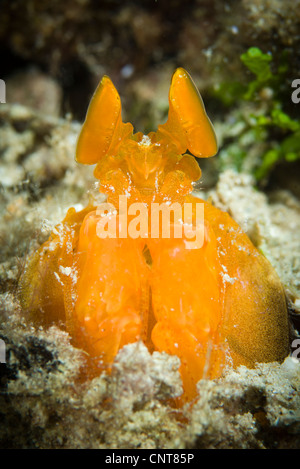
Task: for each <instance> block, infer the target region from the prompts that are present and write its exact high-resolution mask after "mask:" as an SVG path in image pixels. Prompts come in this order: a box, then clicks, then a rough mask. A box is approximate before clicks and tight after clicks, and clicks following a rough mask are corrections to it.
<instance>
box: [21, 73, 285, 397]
mask: <svg viewBox="0 0 300 469" xmlns="http://www.w3.org/2000/svg"><path fill="white" fill-rule="evenodd" d="M169 102H170V110H169V117H168V120H167V122H166V124H164V125H161V126H159V128H158V131H157V132H156V133H155V132H152V133H151V134H149V135H148V136H143V135H142V134H140V133H139V134H133V133H132V126H131V124H123V122H122V119H121V102H120V98H119V95H118V93H117V91H116V89H115V88H114V86H113V84H112V82H111V81H110V79H109V78H107V77H104V78H103V79H102V81H101V83H100V85H99V87H98V89H97V91H96V94H95V95H94V97H93V99H92V102H91V105H90V107H89V110H88V114H87V118H86V121H85V124H84V126H83V129H82V131H81V134H80V137H79V140H78V146H77V153H76V158H77V161H79V162H81V163H87V164H94V163H97V167H96V170H95V175H96V177H98V178H100V182H101V190H102V191H103V192H105V193H106V194H107V202H108V203H109V204H111V205H112V204H113V206H114V207H115V210H111V211H110V210H108V211H107V214H106V215H103V214H99V212H97V210H96V208H95V207H94V206H93V205H89V206H88V207H86V208H85V209H84V210H82V211H81V212H78V213H76V212H75V210H74V209H70V210H69V211H68V213H67V216H66V218H65V219H64V220H63V222H62V223H61V224H60V225H58V226H57V227H56V229H55V230H54V232H53V233H52V235H51V237H50V239H49V241H47V242H46V243H45V244H44V245H43V246H42V247H41V248H40V250H39V251H38V252H37V253H36V254H35V255H34V256H33V258H32V260H31V262H30V264H29V266H28V267H27V270H26V272H25V274H24V276H23V278H22V280H21V302H22V305H23V308H24V310H25V311H26V312H28V314H30V315H31V317H33V318H34V320H36V321H40V322H43V323H44V324H50V323H51V322H53V321H55V322H57V321H63V322H65V324H66V327H67V330H68V331H69V332H70V334H71V335H72V337H73V341H74V343H75V344H76V345H77V346H79V347H82V348H84V349H85V350H86V351H87V352H88V353H89V355H90V357H91V363H93V364H94V365H93V366H95V367H96V369H97V370H98V372H99V371H101V370H103V369H109V367H110V366H111V364H112V362H113V360H114V357H115V356H116V354H117V352H118V351H119V350H120V348H122V347H123V346H124V345H125V344H128V343H131V342H135V341H138V340H141V341H143V342H144V343H145V344H146V345H147V346H148V348H149V350H151V351H153V350H158V351H160V352H167V353H169V354H174V355H177V356H179V358H180V360H181V367H180V371H181V375H182V379H183V386H184V396H183V400H186V399H188V400H191V399H193V398H194V397H195V395H196V392H197V391H196V384H197V382H198V381H199V379H201V378H216V377H219V376H220V375H221V373H222V370H223V369H224V366H225V365H226V364H231V365H232V366H237V365H240V364H243V365H247V366H249V367H253V366H254V365H255V363H256V362H267V361H276V360H279V361H281V360H283V359H284V358H285V357H286V356H287V355H288V353H289V326H288V317H287V307H286V302H285V295H284V291H283V288H282V286H281V283H280V281H279V279H278V277H277V275H276V273H275V271H274V270H273V268H272V266H271V265H270V263H269V262H268V261H267V260H266V259H265V257H264V256H263V255H262V254H260V253H259V252H258V251H257V249H256V248H255V247H254V246H253V244H252V243H251V241H250V240H249V238H248V237H247V236H246V234H245V233H243V232H242V230H241V228H240V227H239V226H238V225H237V223H236V222H235V221H234V220H233V219H232V218H231V217H230V216H229V215H228V214H227V213H225V212H222V211H221V210H219V209H217V208H215V207H213V206H212V205H211V204H209V203H207V202H204V201H202V200H200V199H198V198H195V197H193V196H192V195H190V193H191V190H192V182H193V181H195V180H196V179H198V178H199V177H200V174H201V172H200V170H199V168H198V165H197V164H196V163H195V160H194V158H193V157H192V156H191V155H183V153H184V152H185V151H186V150H187V149H188V150H189V151H191V152H193V153H194V155H196V156H202V157H208V156H212V155H213V154H214V153H215V152H216V151H217V145H216V138H215V134H214V131H213V128H212V125H211V123H210V121H209V119H208V117H207V115H206V113H205V110H204V106H203V103H202V99H201V97H200V95H199V93H198V92H197V90H196V88H195V86H194V84H193V82H192V81H191V79H190V77H189V75H188V74H187V72H185V70H183V69H181V68H180V69H178V70H177V71H176V72H175V73H174V75H173V78H172V82H171V88H170V95H169ZM120 196H123V197H125V200H126V201H127V202H128V204H129V206H130V207H131V208H132V207H133V206H134V204H136V203H142V204H143V205H142V207H143V209H145V210H146V212H145V213H146V215H148V213H149V214H150V207H152V205H151V204H155V203H156V204H161V203H165V202H167V203H168V204H169V205H170V204H173V203H176V204H178V207H179V208H181V207H183V204H185V203H189V204H191V206H192V209H193V217H192V225H193V224H194V223H195V220H196V213H197V207H199V206H200V204H202V206H203V207H204V222H203V224H202V225H201V226H202V228H201V229H202V230H203V245H202V247H199V248H195V249H187V248H186V240H185V239H184V238H176V237H175V236H173V235H170V236H169V237H168V238H164V237H163V235H162V233H163V232H162V229H161V228H160V231H159V234H158V236H156V237H151V235H150V234H149V231H148V230H149V227H150V226H151V220H152V219H153V218H151V216H152V214H150V218H149V220H148V221H147V223H146V224H143V220H142V219H141V218H139V221H138V222H137V220H136V219H135V218H134V216H133V212H131V215H130V216H129V217H128V218H127V219H126V221H125V222H124V221H122V220H124V219H123V218H122V210H121V205H120V204H119V202H118V200H119V201H120V200H121V199H120ZM122 200H123V199H122ZM119 222H120V223H121V225H122V223H123V225H122V226H123V229H125V231H126V233H127V234H128V231H129V228H130V226H131V223H133V222H135V227H137V225H138V223H140V225H143V233H144V235H145V236H140V237H137V238H134V237H130V236H125V237H122V236H120V232H119V235H116V236H115V237H113V238H109V237H108V238H105V239H104V238H101V237H100V236H99V231H98V230H99V226H102V225H103V224H107V225H109V224H110V223H111V224H112V225H113V224H115V226H118V225H119ZM121 225H120V226H121ZM171 227H172V229H175V228H174V227H175V222H174V223H173V224H172V223H171ZM174 232H175V231H174Z"/></svg>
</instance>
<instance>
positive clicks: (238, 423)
mask: <svg viewBox="0 0 300 469" xmlns="http://www.w3.org/2000/svg"><path fill="white" fill-rule="evenodd" d="M0 110H1V111H2V112H4V108H2V106H1V108H0ZM5 113H6V119H5V122H6V124H4V120H1V126H2V127H1V130H3V129H4V131H5V132H6V131H7V132H10V134H11V135H12V136H13V138H16V139H17V138H18V136H20V134H22V131H23V130H22V129H23V125H25V131H27V132H30V133H31V134H32V135H33V137H34V136H35V135H38V136H40V135H49V134H50V135H53V132H54V133H55V135H56V138H45V139H41V138H35V137H34V138H32V140H30V141H29V143H26V145H25V147H23V148H26V151H25V152H24V153H23V158H24V162H25V161H26V159H27V158H29V159H30V158H31V156H32V154H34V153H35V154H36V155H37V156H36V157H35V165H34V166H33V168H36V169H35V173H34V174H35V180H37V181H41V182H42V181H43V180H44V179H43V178H42V177H41V179H39V177H40V176H39V174H40V173H39V168H40V169H41V167H42V165H43V158H42V155H41V153H40V145H41V142H42V144H43V145H44V146H45V147H46V149H47V151H48V152H49V153H48V154H49V159H51V158H53V159H55V158H56V165H62V166H64V167H65V169H64V170H62V171H57V172H55V171H53V172H51V177H50V178H49V179H48V180H47V184H42V183H41V187H40V188H39V187H38V189H37V191H36V192H35V193H34V194H35V195H34V196H33V195H32V190H33V189H32V187H31V185H30V184H20V182H21V181H22V177H21V178H20V179H16V180H15V181H14V182H11V183H9V184H7V185H6V187H2V191H1V210H2V213H3V214H4V217H2V218H1V226H0V229H1V238H2V239H3V240H4V241H3V250H2V253H3V256H2V258H1V292H2V293H1V298H0V301H1V306H0V311H1V312H0V314H1V319H0V334H1V338H2V340H4V342H5V344H6V360H7V363H6V365H4V364H1V374H2V377H1V390H0V412H1V418H2V422H3V425H2V426H1V434H0V435H1V438H0V441H1V443H0V445H1V447H2V448H8V447H9V448H111V447H115V448H166V449H167V448H201V447H212V448H220V447H221V448H233V447H234V448H296V447H299V444H300V442H299V436H298V435H299V422H300V416H299V411H298V409H299V395H300V384H299V380H300V378H299V377H300V370H299V362H298V360H296V359H295V358H291V357H289V358H287V359H286V360H285V361H284V363H283V364H282V365H279V364H275V363H269V364H261V365H259V366H257V367H256V368H255V369H253V370H249V369H247V368H246V367H240V368H238V369H237V370H234V371H233V370H232V371H230V370H227V371H226V372H225V374H224V377H222V378H220V379H218V380H214V381H206V380H201V381H200V382H199V384H198V389H199V398H197V401H196V403H195V404H194V406H193V407H191V408H190V407H189V406H187V407H186V408H185V409H184V412H185V414H184V415H185V416H186V418H187V419H188V421H189V424H188V425H187V426H184V427H183V426H182V423H181V421H180V419H178V418H177V412H175V411H174V408H172V407H170V405H169V403H168V399H169V398H175V397H176V396H177V395H178V392H179V389H180V385H181V383H180V380H179V374H178V369H177V364H176V358H174V357H168V356H166V355H165V354H156V355H151V354H150V353H149V352H148V351H146V350H145V348H144V347H143V346H142V345H141V344H140V345H139V346H131V347H129V348H127V349H123V350H121V351H120V352H119V354H118V356H117V358H116V364H115V368H114V371H113V372H112V374H111V376H108V375H101V376H99V377H96V378H94V379H93V380H92V381H88V382H82V381H81V380H80V373H79V369H80V368H81V366H82V364H84V363H85V354H84V353H83V352H82V351H81V350H79V349H76V348H74V347H73V346H72V345H71V344H70V338H69V336H68V334H67V333H66V332H65V331H63V330H60V329H59V328H58V327H52V328H50V329H47V330H44V329H43V328H42V327H36V326H35V327H34V326H33V325H32V324H30V323H29V322H28V321H26V320H24V318H23V315H22V312H21V309H20V305H19V303H18V300H17V297H16V288H17V283H18V277H19V275H20V273H21V272H22V269H23V266H24V261H25V260H26V258H27V256H28V254H29V253H31V252H33V251H34V250H35V249H36V248H37V246H38V245H39V244H41V243H42V242H43V241H44V240H45V239H47V237H48V236H49V234H50V232H51V229H52V228H53V226H54V225H55V224H56V223H58V222H59V221H60V220H61V218H62V215H63V213H64V212H65V211H66V209H67V208H68V207H69V206H70V205H71V204H73V203H74V202H76V203H78V204H86V203H87V201H88V194H87V190H86V187H88V188H89V187H93V184H94V183H93V178H92V176H91V174H89V171H86V168H81V167H80V168H79V167H78V166H76V165H75V164H74V161H73V157H74V156H73V155H74V148H75V141H76V138H75V135H76V133H77V132H78V130H79V127H78V125H77V124H74V123H72V122H71V123H70V122H68V121H66V120H63V119H60V120H59V119H56V120H52V119H51V122H52V123H50V124H49V122H48V119H46V120H45V117H38V118H37V115H36V113H34V112H33V111H31V110H30V109H28V108H16V107H15V106H9V105H8V106H7V107H6V108H5ZM21 116H23V117H22V119H21ZM26 116H27V117H26ZM28 116H30V118H29V117H28ZM20 123H21V124H22V125H21V124H20ZM8 124H9V126H8V128H6V127H5V126H6V125H8ZM8 129H9V130H8ZM10 138H11V137H10ZM11 141H12V140H10V139H8V138H7V140H6V141H4V143H3V151H4V152H5V151H9V152H10V153H11V154H12V156H9V157H7V158H4V159H3V160H2V168H1V170H2V172H3V174H4V175H5V174H6V173H7V174H9V173H10V174H12V173H13V171H14V168H17V167H18V164H19V163H18V157H15V153H14V152H18V151H19V150H17V147H16V148H15V147H14V146H12V145H11ZM16 141H17V140H16ZM32 142H33V143H32ZM22 145H24V143H22ZM22 151H23V150H22ZM61 155H64V157H63V158H61ZM87 169H89V168H87ZM41 189H42V190H41ZM204 195H205V194H204V193H201V196H202V197H203V196H204ZM208 195H211V196H212V198H213V203H215V204H216V205H217V206H219V207H220V208H221V209H226V210H229V211H230V213H231V215H232V216H233V218H236V220H237V221H238V222H239V223H240V224H241V225H242V227H243V228H246V229H247V232H248V234H249V236H250V237H251V238H252V240H253V242H254V243H255V244H256V245H257V246H258V247H260V248H262V247H263V250H264V252H265V254H266V256H267V257H269V259H270V260H271V262H272V263H273V265H274V266H275V268H276V270H277V272H278V274H279V276H280V278H281V280H282V281H283V283H284V285H285V287H286V288H287V289H290V290H293V291H294V292H295V301H297V299H298V300H299V293H298V292H299V283H298V284H297V281H298V280H297V279H299V266H298V264H297V252H296V249H295V247H296V246H297V245H296V241H297V239H298V233H299V231H298V228H297V227H298V225H297V223H298V220H299V201H298V200H297V199H296V198H295V197H294V196H292V195H291V194H290V193H289V191H277V193H275V192H273V194H272V195H266V194H263V193H261V192H260V191H257V190H256V189H254V187H253V180H252V179H251V178H250V177H249V176H248V175H237V174H236V173H233V172H231V171H229V172H226V173H224V174H223V175H222V176H221V179H220V182H219V185H218V186H217V187H216V188H215V189H213V190H212V191H210V193H209V194H207V196H208ZM239 203H240V204H241V206H244V207H245V210H246V211H245V212H244V211H243V210H242V209H240V207H239ZM244 213H247V220H246V221H247V223H248V228H247V225H246V223H245V218H244ZM293 223H294V224H293ZM4 247H5V249H4ZM297 266H298V267H297ZM134 347H136V348H134ZM133 352H134V353H133ZM139 362H141V363H143V367H140V366H137V364H138V363H139ZM145 368H146V369H147V370H148V374H147V376H146V377H145V375H144V373H143V370H144V369H145ZM128 375H130V378H129V379H128V378H127V377H128ZM136 382H137V383H139V382H140V387H139V390H138V391H139V392H138V395H136V394H135V393H134V388H135V385H134V383H136ZM142 389H144V391H142V392H141V390H142ZM121 390H122V392H121ZM125 391H126V392H127V398H128V396H130V399H127V400H125V401H124V400H123V399H122V398H121V396H122V395H123V393H125V394H126V392H125ZM120 393H121V396H120ZM141 394H143V396H141ZM108 397H110V398H112V399H111V402H108V401H107V398H108ZM127 404H128V405H127ZM124 406H125V408H126V411H127V412H128V413H129V415H130V418H128V417H126V419H125V420H126V421H125V420H124ZM126 415H128V414H126ZM16 422H17V424H16ZM70 428H72V429H73V430H72V432H70Z"/></svg>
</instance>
